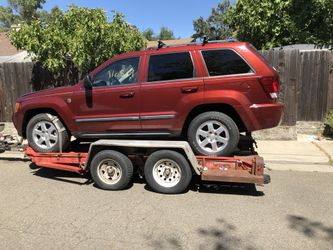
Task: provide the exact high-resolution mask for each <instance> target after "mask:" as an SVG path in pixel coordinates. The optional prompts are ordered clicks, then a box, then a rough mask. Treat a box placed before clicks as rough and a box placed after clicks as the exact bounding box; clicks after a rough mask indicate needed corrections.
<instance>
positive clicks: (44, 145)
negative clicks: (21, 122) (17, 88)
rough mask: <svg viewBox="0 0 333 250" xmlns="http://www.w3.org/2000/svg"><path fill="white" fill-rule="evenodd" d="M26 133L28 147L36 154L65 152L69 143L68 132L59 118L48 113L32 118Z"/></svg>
mask: <svg viewBox="0 0 333 250" xmlns="http://www.w3.org/2000/svg"><path fill="white" fill-rule="evenodd" d="M26 132H27V139H28V143H29V146H30V147H32V148H33V149H34V150H35V151H37V152H43V153H49V152H58V151H60V149H62V150H65V149H66V148H67V147H68V145H69V142H70V137H69V135H68V132H67V130H66V128H65V127H64V125H63V124H62V122H61V121H60V120H59V118H58V117H57V116H54V115H51V114H48V113H42V114H38V115H36V116H34V117H32V118H31V120H30V121H29V123H28V125H27V130H26Z"/></svg>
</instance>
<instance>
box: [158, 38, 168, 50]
mask: <svg viewBox="0 0 333 250" xmlns="http://www.w3.org/2000/svg"><path fill="white" fill-rule="evenodd" d="M165 45H166V44H165V43H164V42H162V41H161V40H158V41H157V49H158V50H159V49H161V48H163V46H165Z"/></svg>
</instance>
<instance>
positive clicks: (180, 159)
mask: <svg viewBox="0 0 333 250" xmlns="http://www.w3.org/2000/svg"><path fill="white" fill-rule="evenodd" d="M144 173H145V178H146V181H147V183H148V185H149V186H150V187H151V188H152V189H153V190H154V191H156V192H159V193H165V194H176V193H181V192H184V190H185V189H186V188H187V187H188V185H189V183H190V181H191V179H192V171H191V168H190V165H189V163H188V162H187V160H186V159H185V157H184V156H183V155H181V154H180V153H178V152H175V151H171V150H160V151H156V152H154V153H152V154H151V155H150V156H149V157H148V159H147V161H146V163H145V167H144Z"/></svg>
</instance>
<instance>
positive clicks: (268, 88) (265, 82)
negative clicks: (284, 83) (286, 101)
mask: <svg viewBox="0 0 333 250" xmlns="http://www.w3.org/2000/svg"><path fill="white" fill-rule="evenodd" d="M260 83H261V85H262V87H263V88H264V90H265V92H266V94H267V95H268V96H269V97H270V98H272V99H277V98H278V92H279V78H275V77H262V78H261V79H260Z"/></svg>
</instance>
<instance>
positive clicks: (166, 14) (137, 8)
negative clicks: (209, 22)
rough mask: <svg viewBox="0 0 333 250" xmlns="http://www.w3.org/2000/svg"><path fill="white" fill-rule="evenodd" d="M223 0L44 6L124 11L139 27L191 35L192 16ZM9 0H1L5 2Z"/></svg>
mask: <svg viewBox="0 0 333 250" xmlns="http://www.w3.org/2000/svg"><path fill="white" fill-rule="evenodd" d="M222 1H223V0H168V1H161V0H154V1H153V0H109V1H107V0H87V1H78V0H70V1H65V0H46V3H45V4H44V9H46V10H50V9H51V8H52V7H53V6H55V5H58V6H59V7H60V9H62V10H65V9H66V8H67V6H68V5H69V4H75V5H78V6H85V7H89V8H97V7H98V8H103V9H105V10H106V12H107V15H108V16H109V17H112V12H111V11H112V10H116V11H118V12H121V13H123V14H124V15H125V20H126V21H127V22H129V23H131V24H134V25H136V26H137V27H138V28H139V29H140V30H144V29H147V28H152V29H153V30H154V31H155V32H156V33H158V32H159V30H160V28H161V27H162V26H166V27H168V28H169V29H171V30H172V31H173V32H174V35H175V36H176V37H181V38H187V37H191V35H192V34H193V33H194V31H193V24H192V22H193V19H196V18H198V17H200V16H203V17H208V16H209V14H210V12H211V9H212V8H213V7H216V6H217V5H218V3H219V2H222ZM6 2H7V1H6V0H0V4H1V5H6Z"/></svg>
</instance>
